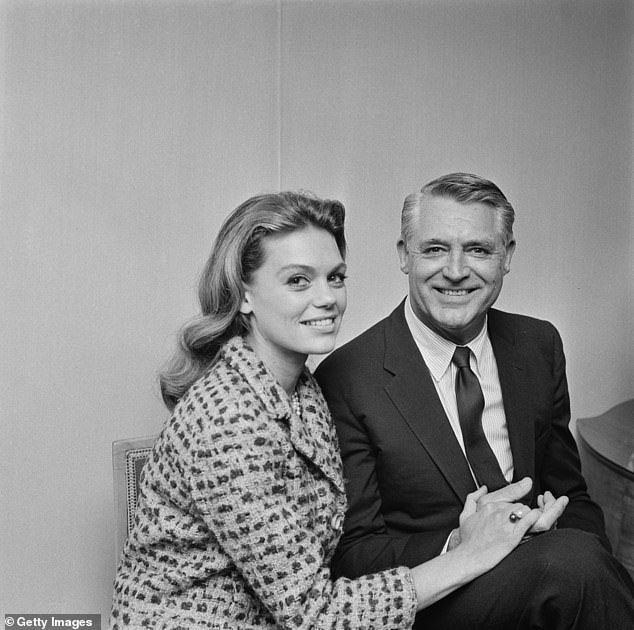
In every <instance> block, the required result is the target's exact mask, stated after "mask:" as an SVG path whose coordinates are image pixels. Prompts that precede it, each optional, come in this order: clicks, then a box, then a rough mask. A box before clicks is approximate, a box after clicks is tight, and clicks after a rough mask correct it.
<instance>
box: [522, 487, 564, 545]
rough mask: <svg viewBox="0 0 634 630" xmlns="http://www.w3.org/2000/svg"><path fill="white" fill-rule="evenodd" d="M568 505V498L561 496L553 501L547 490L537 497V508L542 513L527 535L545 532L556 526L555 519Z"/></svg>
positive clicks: (553, 498)
mask: <svg viewBox="0 0 634 630" xmlns="http://www.w3.org/2000/svg"><path fill="white" fill-rule="evenodd" d="M567 505H568V497H566V496H561V497H559V498H558V499H555V497H554V496H553V494H552V493H551V492H549V491H548V490H547V491H546V492H544V494H540V495H539V496H538V497H537V507H539V509H540V510H541V511H542V515H541V516H540V517H539V518H538V519H537V522H536V523H535V524H534V525H533V526H532V527H531V528H530V529H529V533H531V534H538V533H539V532H547V531H548V530H550V529H553V528H554V527H555V526H556V525H557V519H558V518H559V517H560V516H561V515H562V514H563V512H564V510H565V509H566V506H567Z"/></svg>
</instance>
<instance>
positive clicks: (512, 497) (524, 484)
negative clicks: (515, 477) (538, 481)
mask: <svg viewBox="0 0 634 630" xmlns="http://www.w3.org/2000/svg"><path fill="white" fill-rule="evenodd" d="M532 485H533V482H532V480H531V478H530V477H524V479H522V480H521V481H516V482H515V483H510V484H509V485H508V486H504V488H500V489H499V490H496V491H495V492H490V493H489V494H487V495H486V496H484V497H482V499H480V500H479V501H478V505H479V506H482V505H486V504H487V503H492V502H493V501H504V502H507V503H513V502H515V501H518V500H519V499H521V498H522V497H524V496H526V494H528V492H529V491H530V489H531V487H532Z"/></svg>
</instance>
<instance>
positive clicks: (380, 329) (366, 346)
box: [315, 304, 405, 380]
mask: <svg viewBox="0 0 634 630" xmlns="http://www.w3.org/2000/svg"><path fill="white" fill-rule="evenodd" d="M402 311H403V305H402V304H400V305H399V306H397V307H396V309H394V311H392V313H390V314H389V315H388V316H387V317H384V318H383V319H381V320H379V321H378V322H376V323H375V324H373V325H372V326H370V327H369V328H368V329H366V330H364V331H363V332H361V333H360V334H358V335H357V336H356V337H354V338H353V339H351V340H350V341H348V342H346V343H344V344H343V345H341V346H340V347H339V348H337V349H336V350H334V351H333V352H332V353H331V354H329V355H328V356H327V357H326V358H325V359H324V360H323V361H322V362H321V363H320V364H319V366H318V368H317V370H316V372H315V375H316V376H317V379H318V380H320V379H321V378H323V374H324V372H328V373H329V374H333V373H336V372H338V369H339V368H340V367H341V368H342V369H343V370H344V371H345V372H346V373H348V374H349V373H350V369H351V368H352V367H353V366H364V367H368V366H370V365H373V364H375V363H376V362H377V361H378V362H379V363H380V364H382V363H383V358H384V356H385V347H386V336H387V335H386V332H387V330H388V329H393V328H394V327H395V326H396V327H399V326H400V320H401V319H402V320H403V322H404V321H405V320H404V316H403V312H402Z"/></svg>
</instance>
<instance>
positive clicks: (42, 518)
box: [0, 0, 634, 627]
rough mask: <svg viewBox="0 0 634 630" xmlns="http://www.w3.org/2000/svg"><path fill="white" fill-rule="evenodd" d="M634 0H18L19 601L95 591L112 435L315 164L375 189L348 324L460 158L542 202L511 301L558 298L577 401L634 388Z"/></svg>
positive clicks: (1, 351) (58, 599) (523, 230)
mask: <svg viewBox="0 0 634 630" xmlns="http://www.w3.org/2000/svg"><path fill="white" fill-rule="evenodd" d="M632 26H633V8H632V4H631V3H630V2H628V1H626V0H622V1H618V0H614V1H612V0H596V1H588V0H575V1H573V0H562V1H555V0H544V1H520V0H516V1H514V0H505V1H501V0H500V1H492V0H480V1H466V0H464V1H457V0H455V1H451V0H448V1H445V2H440V1H436V2H434V1H424V0H421V1H419V2H404V1H402V2H398V1H373V0H368V1H365V2H361V1H357V2H351V1H346V0H337V1H334V0H333V1H332V2H322V1H313V2H301V1H299V0H296V1H293V0H288V1H284V2H281V1H273V0H271V1H257V2H256V1H253V2H240V1H234V2H202V1H183V2H176V0H174V1H172V2H164V1H160V0H159V1H150V0H147V1H143V2H142V1H132V0H130V1H118V2H114V1H113V2H104V1H98V0H94V1H88V0H85V1H71V0H68V1H56V0H49V1H46V2H45V1H43V0H42V1H39V2H35V1H28V0H24V1H16V0H11V1H9V0H4V1H0V133H1V137H0V140H1V144H0V147H1V149H0V150H1V154H0V156H1V164H0V166H1V171H0V204H1V205H0V239H1V241H0V247H1V251H2V264H1V265H0V288H1V289H2V296H3V300H2V308H1V309H0V313H1V315H0V317H1V320H0V321H1V326H2V335H1V339H2V345H1V346H0V356H1V357H2V361H1V365H2V367H1V370H2V377H1V378H0V387H1V389H0V391H1V395H0V409H1V419H0V422H1V434H0V493H1V494H0V500H1V504H0V515H1V526H0V532H1V533H0V541H1V542H0V545H1V547H0V565H1V567H2V568H1V569H0V572H1V576H0V619H1V618H2V616H1V615H4V614H5V613H9V612H11V613H18V612H23V613H26V612H39V613H52V612H59V613H95V612H99V613H101V614H102V615H103V623H104V627H106V624H107V614H108V610H109V601H110V596H111V582H112V578H113V575H114V571H115V558H114V535H113V525H114V518H113V500H112V472H111V457H110V448H111V442H112V441H113V440H115V439H120V438H124V437H132V436H139V435H146V434H153V433H157V432H158V431H159V430H160V427H161V424H162V422H163V421H164V420H165V418H166V412H165V409H164V408H163V406H162V404H161V402H160V397H159V395H158V390H157V386H156V373H157V370H158V369H159V367H160V365H161V363H162V362H163V361H164V360H165V358H166V357H167V356H168V354H169V352H170V349H171V348H172V344H173V341H174V333H175V331H176V330H177V329H178V327H179V326H180V325H181V324H182V323H183V321H184V320H185V319H187V318H188V317H189V316H191V315H192V314H193V313H194V312H195V310H196V296H195V286H196V281H197V276H198V273H199V272H200V269H201V267H202V264H203V262H204V260H205V258H206V256H207V254H208V252H209V249H210V247H211V242H212V239H213V237H214V236H215V233H216V231H217V229H218V227H219V225H220V222H221V220H222V219H223V218H224V216H225V215H226V214H227V213H228V212H229V211H230V210H231V209H232V208H233V207H235V206H236V205H237V204H238V203H239V202H241V201H243V200H244V199H246V198H247V197H248V196H251V195H252V194H255V193H258V192H262V191H270V190H276V189H279V188H307V189H310V190H313V191H314V192H316V193H317V194H320V195H323V196H329V197H335V198H339V199H341V200H342V201H343V202H344V203H345V205H346V208H347V211H348V237H349V244H350V254H349V265H350V279H349V310H348V314H347V316H346V320H345V323H344V326H343V329H342V333H341V337H340V341H341V342H343V341H345V340H347V339H349V338H351V337H352V336H354V335H355V334H357V333H358V332H360V331H361V330H363V329H364V328H365V327H367V326H368V325H370V324H371V323H373V322H374V321H376V320H377V319H378V318H379V317H382V316H383V315H385V314H387V313H388V312H389V311H391V310H392V308H393V307H394V306H395V305H396V304H397V303H398V301H400V299H401V298H402V297H403V295H404V293H405V290H406V279H405V277H404V276H403V275H402V274H401V273H400V271H399V270H398V265H397V258H396V250H395V241H396V238H397V235H398V221H399V213H400V208H401V204H402V200H403V198H404V196H405V195H406V194H407V193H410V192H413V191H414V190H417V189H419V188H420V187H421V186H422V185H423V184H424V183H425V182H427V181H428V180H430V179H432V178H434V177H436V176H438V175H441V174H443V173H446V172H449V171H453V170H466V171H472V172H476V173H478V174H481V175H483V176H485V177H488V178H490V179H493V180H494V181H495V182H496V183H498V184H499V185H500V186H501V188H502V189H503V190H504V191H505V192H506V194H507V195H508V197H509V198H510V200H511V202H512V203H513V204H514V206H515V208H516V211H517V215H518V218H517V223H516V237H517V240H518V249H517V252H516V255H515V258H514V260H513V268H512V271H511V274H510V275H509V276H507V280H506V285H505V288H504V290H503V293H502V296H501V298H500V300H499V302H498V305H499V306H500V307H501V308H505V309H507V310H514V311H521V312H524V313H528V314H531V315H534V316H537V317H541V318H545V319H549V320H551V321H553V322H554V323H555V324H556V325H557V326H558V328H559V330H560V331H561V333H562V336H563V338H564V344H565V347H566V350H567V357H568V374H569V381H570V389H571V395H572V410H573V416H574V417H579V416H587V415H594V414H596V413H599V412H601V411H603V410H605V409H607V408H608V407H611V406H613V405H615V404H617V403H619V402H621V401H623V400H624V399H626V398H631V397H632V396H634V378H633V376H634V359H633V349H634V332H633V329H632V324H631V320H632V314H633V312H634V308H633V307H634V250H633V248H632V242H633V237H634V225H633V221H632V208H633V202H634V190H633V184H632V181H633V170H634V168H633V167H634V163H633V157H632V156H633V146H634V143H633V131H632V130H633V118H634V107H633V97H634V94H633V91H634V90H633V84H632V77H633V76H634V58H633V44H632V33H633V31H632Z"/></svg>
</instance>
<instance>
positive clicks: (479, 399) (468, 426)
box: [452, 346, 506, 492]
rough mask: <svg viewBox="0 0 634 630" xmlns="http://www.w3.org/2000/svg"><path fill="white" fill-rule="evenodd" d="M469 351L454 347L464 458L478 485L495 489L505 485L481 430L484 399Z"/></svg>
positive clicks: (490, 489) (462, 347)
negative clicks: (472, 369)
mask: <svg viewBox="0 0 634 630" xmlns="http://www.w3.org/2000/svg"><path fill="white" fill-rule="evenodd" d="M470 355H471V350H469V348H467V347H466V346H457V347H456V351H455V352H454V355H453V359H452V361H453V362H454V363H455V365H456V367H457V368H458V370H457V372H456V402H457V403H458V417H459V418H460V427H461V429H462V438H463V440H464V446H465V451H466V453H467V459H468V460H469V463H470V464H471V469H472V470H473V474H474V475H475V478H476V480H477V482H478V485H486V487H487V488H488V490H489V491H490V492H492V491H493V490H498V489H499V488H502V487H503V486H505V485H506V480H505V479H504V475H503V474H502V471H501V470H500V465H499V464H498V461H497V459H496V457H495V454H494V453H493V451H492V450H491V446H490V444H489V442H488V441H487V439H486V436H485V435H484V431H483V429H482V410H483V409H484V396H483V395H482V388H481V387H480V383H479V381H478V377H477V376H476V375H475V374H474V373H473V372H472V371H471V368H470V367H469V357H470Z"/></svg>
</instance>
